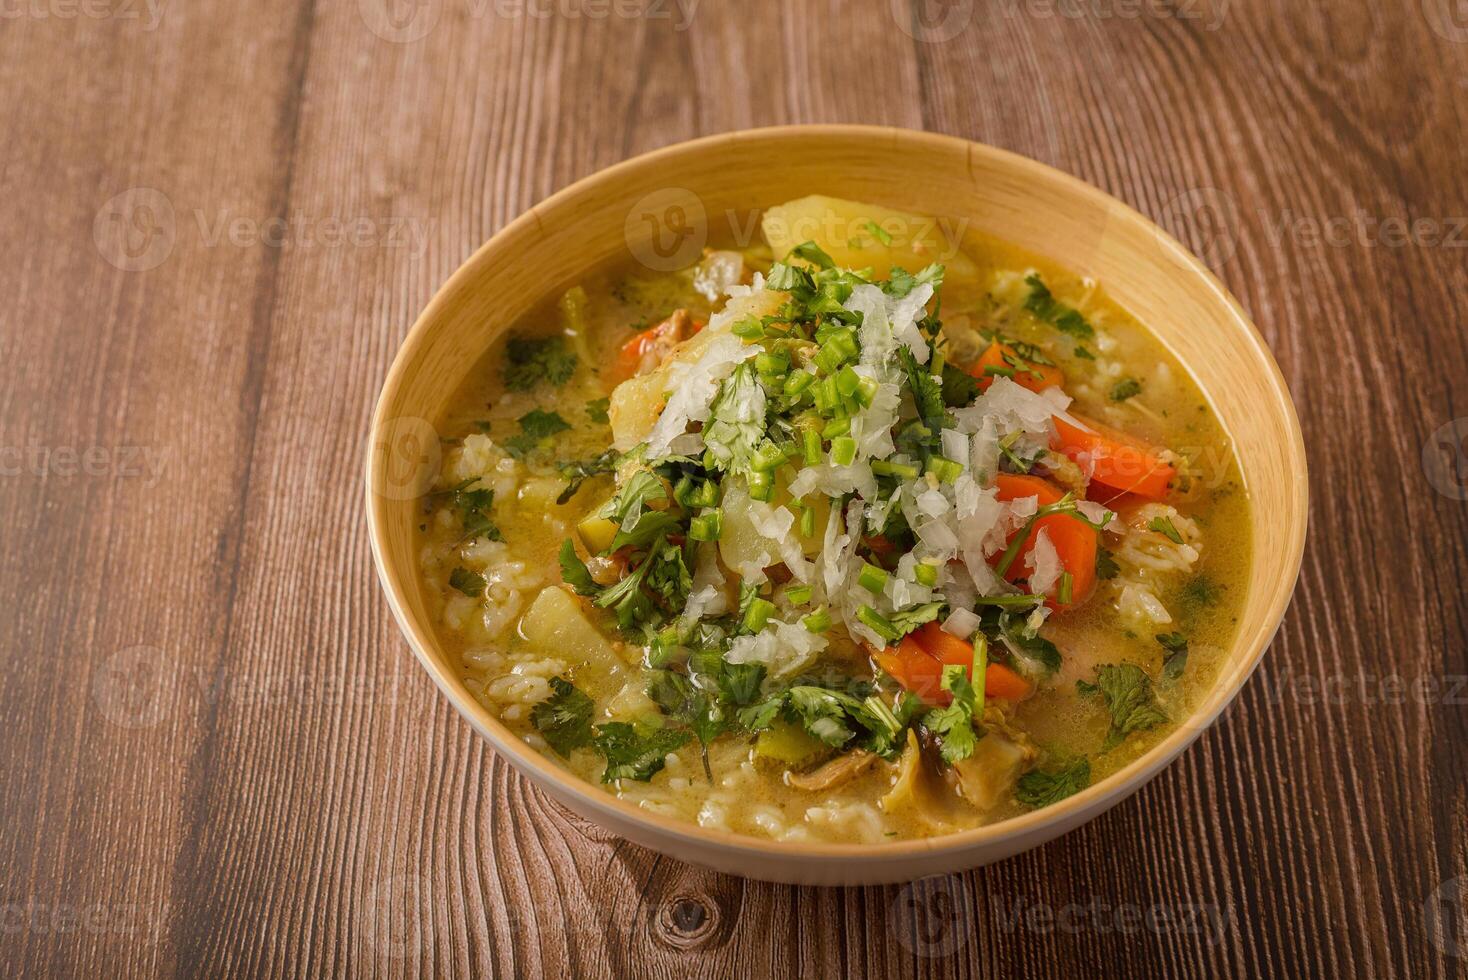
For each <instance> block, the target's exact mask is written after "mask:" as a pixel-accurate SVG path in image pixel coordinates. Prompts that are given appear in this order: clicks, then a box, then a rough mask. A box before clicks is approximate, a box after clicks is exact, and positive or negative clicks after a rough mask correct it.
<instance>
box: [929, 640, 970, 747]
mask: <svg viewBox="0 0 1468 980" xmlns="http://www.w3.org/2000/svg"><path fill="white" fill-rule="evenodd" d="M942 685H943V690H945V691H947V692H949V693H950V694H952V695H953V702H952V703H951V704H949V705H948V707H946V708H934V709H932V710H931V711H929V712H928V713H927V714H925V715H923V727H924V728H926V729H927V730H928V731H930V732H932V733H933V734H934V735H937V736H938V738H939V740H940V741H941V742H942V748H941V749H940V750H939V752H938V754H939V755H940V756H942V757H943V761H944V762H947V763H950V764H951V763H954V762H962V761H963V760H964V759H967V758H968V757H969V756H971V755H973V754H974V747H975V746H976V745H978V743H979V733H978V732H977V731H976V730H975V729H974V715H975V714H976V713H977V712H978V711H979V707H978V705H977V704H976V700H977V699H976V697H975V692H974V686H973V684H971V683H970V682H969V679H968V668H967V667H965V666H963V665H962V664H954V665H949V666H947V667H944V668H943V681H942Z"/></svg>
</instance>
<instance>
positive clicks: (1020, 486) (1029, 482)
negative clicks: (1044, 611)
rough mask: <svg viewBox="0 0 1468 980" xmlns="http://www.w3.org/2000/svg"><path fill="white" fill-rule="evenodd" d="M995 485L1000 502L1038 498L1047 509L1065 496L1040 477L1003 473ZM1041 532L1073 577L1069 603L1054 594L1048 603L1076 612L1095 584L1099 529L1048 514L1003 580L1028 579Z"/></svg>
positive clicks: (1034, 528) (1032, 530) (1036, 525)
mask: <svg viewBox="0 0 1468 980" xmlns="http://www.w3.org/2000/svg"><path fill="white" fill-rule="evenodd" d="M995 483H996V485H997V487H998V491H999V492H998V494H997V496H998V498H999V499H1000V500H1022V499H1024V498H1025V497H1036V498H1038V500H1037V505H1038V506H1040V507H1044V506H1045V505H1046V504H1053V503H1055V502H1056V501H1058V500H1059V499H1060V498H1061V497H1063V496H1064V494H1062V493H1061V491H1060V490H1059V488H1057V487H1056V486H1055V485H1054V484H1053V483H1051V482H1050V481H1048V480H1042V479H1041V478H1039V477H1037V476H1018V475H1015V474H1012V473H1000V474H999V475H998V476H997V477H995ZM1042 529H1043V530H1044V531H1045V532H1046V534H1047V535H1048V536H1049V538H1050V543H1051V544H1052V545H1054V546H1055V553H1056V554H1057V555H1058V556H1059V557H1060V564H1061V566H1062V567H1063V568H1064V569H1065V571H1067V572H1069V573H1070V576H1071V597H1070V602H1069V603H1062V602H1060V601H1059V599H1057V598H1056V597H1055V595H1054V593H1053V592H1052V593H1051V594H1050V597H1049V598H1048V599H1047V600H1046V603H1047V604H1048V605H1049V606H1050V608H1052V609H1054V610H1056V611H1057V612H1058V611H1062V610H1065V609H1071V608H1074V607H1075V606H1077V605H1079V604H1080V603H1082V602H1084V601H1085V600H1086V597H1087V596H1089V595H1090V594H1091V589H1092V588H1093V587H1094V586H1095V584H1096V549H1097V548H1098V547H1099V536H1098V535H1097V533H1096V529H1095V528H1093V527H1091V526H1090V525H1089V524H1087V523H1086V522H1085V521H1082V520H1081V519H1079V518H1077V517H1073V516H1071V515H1070V514H1049V515H1047V516H1045V517H1042V518H1040V519H1039V520H1038V521H1036V522H1035V523H1034V524H1032V525H1031V526H1030V531H1029V534H1028V535H1026V537H1025V543H1024V545H1023V546H1021V548H1020V553H1019V557H1018V558H1017V559H1016V560H1015V561H1014V562H1013V563H1012V564H1011V565H1010V566H1009V568H1008V569H1007V570H1006V571H1005V575H1004V577H1005V578H1007V579H1009V581H1011V582H1019V581H1022V580H1024V579H1026V578H1028V577H1029V572H1028V570H1027V569H1026V568H1025V559H1026V558H1027V557H1028V556H1029V553H1030V552H1031V551H1032V550H1033V549H1034V547H1035V539H1036V538H1037V537H1038V536H1039V534H1040V531H1041V530H1042ZM996 559H997V556H996ZM1056 588H1058V586H1057V587H1056Z"/></svg>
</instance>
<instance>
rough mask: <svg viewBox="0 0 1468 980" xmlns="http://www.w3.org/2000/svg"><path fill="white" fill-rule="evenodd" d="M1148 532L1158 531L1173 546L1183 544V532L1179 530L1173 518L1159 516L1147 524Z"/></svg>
mask: <svg viewBox="0 0 1468 980" xmlns="http://www.w3.org/2000/svg"><path fill="white" fill-rule="evenodd" d="M1147 530H1149V531H1156V532H1157V533H1158V534H1160V535H1162V536H1163V537H1165V538H1167V540H1169V541H1171V542H1172V543H1173V544H1182V543H1183V536H1182V532H1180V531H1179V530H1178V529H1177V525H1175V524H1173V523H1172V518H1170V517H1165V516H1159V517H1154V518H1152V519H1151V520H1150V521H1148V522H1147Z"/></svg>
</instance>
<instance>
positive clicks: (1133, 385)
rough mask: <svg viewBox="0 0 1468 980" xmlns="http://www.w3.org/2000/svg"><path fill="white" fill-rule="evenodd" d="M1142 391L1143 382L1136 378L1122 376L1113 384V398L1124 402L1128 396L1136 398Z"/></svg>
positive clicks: (1115, 400)
mask: <svg viewBox="0 0 1468 980" xmlns="http://www.w3.org/2000/svg"><path fill="white" fill-rule="evenodd" d="M1141 393H1142V382H1140V381H1138V380H1137V379H1136V378H1122V379H1121V380H1120V381H1118V382H1117V383H1116V384H1114V385H1112V386H1111V400H1112V401H1114V402H1124V401H1126V400H1127V399H1128V398H1134V397H1136V396H1137V395H1140V394H1141Z"/></svg>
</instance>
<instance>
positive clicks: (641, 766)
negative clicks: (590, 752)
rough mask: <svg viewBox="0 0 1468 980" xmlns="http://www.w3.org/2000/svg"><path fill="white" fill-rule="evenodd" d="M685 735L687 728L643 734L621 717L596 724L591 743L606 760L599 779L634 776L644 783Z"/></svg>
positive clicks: (612, 780) (676, 747)
mask: <svg viewBox="0 0 1468 980" xmlns="http://www.w3.org/2000/svg"><path fill="white" fill-rule="evenodd" d="M689 738H690V736H689V734H688V732H685V731H680V730H677V729H670V728H655V729H653V730H651V731H649V732H647V733H646V734H644V733H642V732H639V731H638V730H637V729H636V728H634V727H633V726H631V725H629V724H627V723H626V722H623V721H609V722H607V723H606V724H605V725H598V726H597V729H596V734H595V735H593V736H592V744H593V745H595V746H596V750H597V751H598V752H600V753H601V754H602V756H603V757H604V758H605V759H606V760H607V767H606V769H605V771H603V772H602V774H601V781H602V782H604V783H613V782H616V781H617V780H619V779H636V780H638V781H640V782H644V783H645V782H647V781H648V780H649V779H652V777H653V776H655V775H657V774H658V773H659V772H661V771H662V768H663V766H665V765H667V761H668V753H669V752H673V751H676V750H677V749H680V748H682V747H683V746H684V745H685V744H686V743H687V742H688V739H689Z"/></svg>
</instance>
